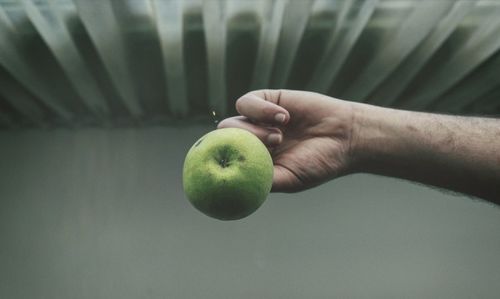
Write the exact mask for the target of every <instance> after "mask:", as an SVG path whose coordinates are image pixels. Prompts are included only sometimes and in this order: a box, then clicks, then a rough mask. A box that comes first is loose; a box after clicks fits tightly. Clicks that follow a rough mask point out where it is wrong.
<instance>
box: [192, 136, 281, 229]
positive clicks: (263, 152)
mask: <svg viewBox="0 0 500 299" xmlns="http://www.w3.org/2000/svg"><path fill="white" fill-rule="evenodd" d="M272 180H273V160H272V158H271V155H270V154H269V151H268V150H267V148H266V146H265V145H264V144H263V143H262V142H261V141H260V140H259V139H258V138H257V137H256V136H255V135H254V134H252V133H250V132H248V131H246V130H243V129H237V128H225V129H218V130H214V131H212V132H209V133H208V134H206V135H205V136H203V137H201V138H200V139H199V140H198V141H196V142H195V144H194V145H193V146H192V147H191V149H190V150H189V152H188V153H187V155H186V159H185V161H184V170H183V187H184V192H185V193H186V195H187V197H188V199H189V201H190V202H191V204H192V205H193V206H194V207H195V208H197V209H198V210H200V211H201V212H203V213H204V214H206V215H208V216H210V217H213V218H217V219H220V220H236V219H241V218H244V217H246V216H248V215H250V214H252V213H253V212H255V211H256V210H257V209H258V208H259V207H260V206H261V205H262V203H263V202H264V201H265V200H266V198H267V195H268V194H269V192H270V191H271V185H272Z"/></svg>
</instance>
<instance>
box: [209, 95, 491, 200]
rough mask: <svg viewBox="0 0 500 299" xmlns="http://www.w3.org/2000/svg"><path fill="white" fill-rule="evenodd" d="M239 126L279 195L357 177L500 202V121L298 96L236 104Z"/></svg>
mask: <svg viewBox="0 0 500 299" xmlns="http://www.w3.org/2000/svg"><path fill="white" fill-rule="evenodd" d="M236 110H237V111H238V113H239V114H240V115H241V116H236V117H231V118H227V119H225V120H223V121H222V122H221V123H220V124H219V126H218V127H219V128H225V127H238V128H242V129H246V130H248V131H250V132H252V133H254V134H255V135H256V136H257V137H259V138H260V139H261V140H262V141H263V142H264V144H266V145H267V146H268V148H269V150H270V152H271V156H272V157H273V161H274V167H275V168H274V178H273V189H272V191H274V192H297V191H301V190H305V189H308V188H311V187H314V186H317V185H319V184H321V183H323V182H325V181H328V180H331V179H333V178H336V177H339V176H343V175H347V174H351V173H359V172H364V173H373V174H378V175H384V176H391V177H396V178H402V179H406V180H410V181H415V182H419V183H423V184H426V185H432V186H436V187H438V188H444V189H448V190H452V191H456V192H460V193H464V194H467V195H472V196H476V197H479V198H483V199H486V200H488V201H491V202H493V203H496V204H500V120H499V119H493V118H480V117H462V116H450V115H440V114H433V113H422V112H412V111H405V110H397V109H390V108H383V107H377V106H373V105H367V104H363V103H357V102H350V101H343V100H339V99H335V98H331V97H328V96H325V95H321V94H317V93H313V92H305V91H293V90H257V91H252V92H249V93H247V94H245V95H243V96H242V97H241V98H239V99H238V100H237V102H236Z"/></svg>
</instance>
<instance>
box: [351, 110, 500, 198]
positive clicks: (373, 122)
mask: <svg viewBox="0 0 500 299" xmlns="http://www.w3.org/2000/svg"><path fill="white" fill-rule="evenodd" d="M354 111H355V113H354V115H355V117H354V127H353V137H352V138H353V140H352V146H351V155H352V159H353V166H352V167H353V170H354V171H357V172H368V173H374V174H380V175H385V176H391V177H398V178H403V179H407V180H411V181H417V182H421V183H424V184H428V185H434V186H437V187H441V188H446V189H449V190H453V191H457V192H461V193H465V194H469V195H473V196H477V197H480V198H483V199H486V200H489V201H491V202H495V203H497V204H500V120H496V119H486V118H477V117H457V116H447V115H438V114H430V113H419V112H410V111H403V110H395V109H388V108H381V107H376V106H371V105H364V104H355V108H354Z"/></svg>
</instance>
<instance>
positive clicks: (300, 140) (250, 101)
mask: <svg viewBox="0 0 500 299" xmlns="http://www.w3.org/2000/svg"><path fill="white" fill-rule="evenodd" d="M236 110H237V111H238V113H239V114H241V116H236V117H231V118H227V119H224V120H223V121H221V122H220V123H219V125H218V128H227V127H237V128H242V129H246V130H248V131H250V132H252V133H253V134H255V135H256V136H257V137H259V138H260V139H261V141H262V142H264V144H266V146H267V147H268V148H269V150H270V152H271V156H272V158H273V161H274V178H273V188H272V191H273V192H297V191H301V190H305V189H308V188H311V187H313V186H316V185H319V184H321V183H323V182H325V181H328V180H331V179H333V178H336V177H339V176H342V175H345V174H348V172H349V169H350V167H349V163H350V157H349V153H350V148H349V147H350V143H351V139H352V129H353V127H352V123H353V122H352V118H353V108H352V105H351V103H350V102H346V101H342V100H337V99H333V98H330V97H327V96H324V95H321V94H317V93H312V92H305V91H293V90H257V91H253V92H249V93H247V94H245V95H243V96H242V97H240V98H239V99H238V100H237V101H236Z"/></svg>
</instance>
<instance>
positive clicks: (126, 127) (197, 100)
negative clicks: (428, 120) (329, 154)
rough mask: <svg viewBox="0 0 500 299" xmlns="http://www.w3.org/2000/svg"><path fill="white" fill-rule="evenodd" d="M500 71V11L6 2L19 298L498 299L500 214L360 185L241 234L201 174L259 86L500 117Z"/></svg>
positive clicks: (4, 247)
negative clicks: (195, 181)
mask: <svg viewBox="0 0 500 299" xmlns="http://www.w3.org/2000/svg"><path fill="white" fill-rule="evenodd" d="M499 74H500V1H498V0H487V1H472V0H464V1H458V0H456V1H447V0H425V1H417V0H379V1H371V0H352V1H347V0H346V1H342V0H315V1H313V0H311V1H308V0H288V1H287V0H276V1H272V0H261V1H257V0H255V1H250V0H240V1H237V0H226V1H222V0H220V1H219V0H212V1H211V0H207V1H201V0H185V1H181V0H179V1H173V0H150V1H147V0H99V1H98V0H0V157H1V158H0V265H1V267H0V298H16V299H17V298H332V297H335V298H337V297H340V298H401V297H404V298H497V297H498V294H499V293H500V285H499V284H498V281H500V258H499V253H500V233H499V229H500V210H499V209H498V207H495V206H493V205H490V204H487V203H485V202H482V201H479V200H474V199H471V198H466V197H463V196H460V195H456V194H450V193H445V192H442V191H439V190H435V189H430V188H428V187H424V186H420V185H416V184H412V183H408V182H404V181H400V180H395V179H389V178H383V177H376V176H370V175H351V176H348V177H343V178H340V179H338V180H335V181H332V182H330V183H327V184H325V185H322V186H320V187H317V188H315V189H312V190H308V191H305V192H302V193H298V194H272V195H270V196H269V198H268V200H267V202H266V203H265V204H264V205H263V206H262V207H261V209H259V210H258V211H257V212H256V213H255V214H253V215H251V216H250V217H248V218H246V219H243V220H241V221H236V222H221V221H217V220H213V219H210V218H208V217H206V216H204V215H202V214H200V213H199V212H197V211H196V210H195V209H194V208H192V207H191V206H190V205H189V203H188V201H187V200H186V198H185V196H184V194H183V191H182V177H181V173H182V163H183V159H184V156H185V154H186V152H187V150H188V149H189V147H190V146H191V145H192V143H194V141H195V140H196V139H197V138H198V137H199V136H200V135H202V134H204V133H206V132H208V131H210V130H213V129H215V126H216V124H215V123H216V122H217V121H218V120H220V119H222V118H224V117H226V116H231V115H234V114H235V113H236V112H235V110H234V102H235V100H236V99H237V98H238V97H239V96H240V95H242V94H243V93H245V92H247V91H249V90H253V89H258V88H290V89H302V90H311V91H316V92H320V93H324V94H328V95H331V96H334V97H337V98H341V99H346V100H353V101H360V102H366V103H371V104H375V105H381V106H388V107H396V108H402V109H409V110H418V111H433V112H440V113H453V114H462V115H484V116H498V115H499V114H500V75H499ZM214 114H215V116H214Z"/></svg>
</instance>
